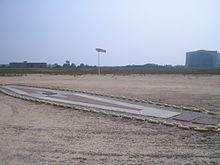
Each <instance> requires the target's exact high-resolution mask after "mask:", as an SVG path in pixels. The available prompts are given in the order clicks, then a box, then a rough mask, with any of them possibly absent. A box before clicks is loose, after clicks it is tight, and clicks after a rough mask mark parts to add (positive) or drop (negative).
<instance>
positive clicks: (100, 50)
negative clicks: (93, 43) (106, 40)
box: [95, 48, 106, 76]
mask: <svg viewBox="0 0 220 165" xmlns="http://www.w3.org/2000/svg"><path fill="white" fill-rule="evenodd" d="M95 50H96V51H97V52H98V75H99V76H100V74H101V69H100V53H106V50H105V49H100V48H96V49H95Z"/></svg>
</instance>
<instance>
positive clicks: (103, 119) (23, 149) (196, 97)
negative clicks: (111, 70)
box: [0, 75, 220, 165]
mask: <svg viewBox="0 0 220 165" xmlns="http://www.w3.org/2000/svg"><path fill="white" fill-rule="evenodd" d="M219 82H220V77H219V76H208V75H206V76H193V75H187V76H181V75H146V76H138V75H133V76H114V75H110V76H103V77H101V80H100V81H99V82H97V77H96V76H92V75H87V76H79V77H73V76H55V75H54V76H48V75H28V76H23V77H0V83H1V84H3V83H22V84H30V85H41V86H54V87H67V88H72V89H78V90H88V91H98V92H100V93H107V94H114V95H127V96H133V97H138V98H145V99H146V98H150V99H153V100H160V101H163V102H168V103H175V104H184V105H197V106H204V107H206V108H208V109H210V110H214V111H219V108H220V106H219V104H220V83H219ZM0 107H1V108H0V114H1V115H0V164H10V165H11V164H13V165H21V164H22V165H23V164H220V135H219V134H216V133H201V132H195V131H188V130H182V129H178V128H172V127H166V126H162V125H155V124H150V123H146V122H137V121H132V120H125V119H121V118H115V117H111V116H104V115H100V114H92V113H86V112H81V111H76V110H70V109H64V108H58V107H53V106H49V105H42V104H36V103H32V102H27V101H23V100H19V99H15V98H11V97H9V96H6V95H3V94H0Z"/></svg>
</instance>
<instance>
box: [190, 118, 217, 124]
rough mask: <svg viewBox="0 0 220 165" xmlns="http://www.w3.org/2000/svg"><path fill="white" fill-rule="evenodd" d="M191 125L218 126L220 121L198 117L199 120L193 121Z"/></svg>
mask: <svg viewBox="0 0 220 165" xmlns="http://www.w3.org/2000/svg"><path fill="white" fill-rule="evenodd" d="M192 123H198V124H206V125H219V124H220V119H217V118H203V117H200V118H197V119H195V120H193V121H192Z"/></svg>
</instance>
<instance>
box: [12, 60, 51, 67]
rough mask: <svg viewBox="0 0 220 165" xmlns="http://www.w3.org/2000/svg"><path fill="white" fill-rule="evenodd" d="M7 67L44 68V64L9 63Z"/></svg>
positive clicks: (45, 65) (45, 64)
mask: <svg viewBox="0 0 220 165" xmlns="http://www.w3.org/2000/svg"><path fill="white" fill-rule="evenodd" d="M9 67H11V68H46V67H47V63H46V62H30V63H29V62H27V61H24V62H10V63H9Z"/></svg>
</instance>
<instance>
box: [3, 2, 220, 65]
mask: <svg viewBox="0 0 220 165" xmlns="http://www.w3.org/2000/svg"><path fill="white" fill-rule="evenodd" d="M96 47H100V48H105V49H106V50H107V53H106V54H103V55H102V56H101V65H105V66H108V65H127V64H146V63H157V64H171V65H183V64H185V53H186V52H187V51H193V50H198V49H207V50H217V51H220V1H219V0H0V64H4V63H9V62H18V61H19V62H22V61H29V62H47V63H58V64H63V63H64V62H65V61H66V60H70V62H71V63H75V64H77V65H78V64H80V63H84V64H89V65H97V53H96V51H95V48H96Z"/></svg>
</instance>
